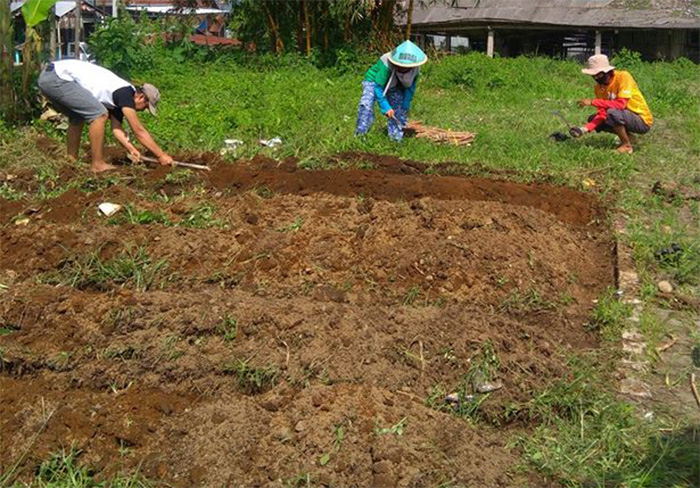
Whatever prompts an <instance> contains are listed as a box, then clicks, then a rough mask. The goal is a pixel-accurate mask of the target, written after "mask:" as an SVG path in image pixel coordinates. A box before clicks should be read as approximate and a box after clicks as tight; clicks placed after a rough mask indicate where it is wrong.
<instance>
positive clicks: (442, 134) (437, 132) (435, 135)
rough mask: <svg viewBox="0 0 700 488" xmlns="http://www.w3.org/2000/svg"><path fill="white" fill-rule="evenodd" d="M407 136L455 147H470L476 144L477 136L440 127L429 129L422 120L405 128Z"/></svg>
mask: <svg viewBox="0 0 700 488" xmlns="http://www.w3.org/2000/svg"><path fill="white" fill-rule="evenodd" d="M404 130H405V131H406V133H407V135H413V136H414V137H418V138H421V137H424V138H427V139H430V140H431V141H434V142H444V143H447V144H454V145H455V146H470V145H471V143H472V142H474V137H475V136H476V134H474V133H472V132H459V131H452V130H447V129H440V128H439V127H429V126H427V125H423V123H422V122H421V121H420V120H412V121H410V122H409V123H408V124H407V125H406V127H404Z"/></svg>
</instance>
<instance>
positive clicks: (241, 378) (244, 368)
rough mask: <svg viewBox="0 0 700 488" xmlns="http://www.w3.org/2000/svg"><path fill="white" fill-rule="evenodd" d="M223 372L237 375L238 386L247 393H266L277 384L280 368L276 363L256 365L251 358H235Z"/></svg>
mask: <svg viewBox="0 0 700 488" xmlns="http://www.w3.org/2000/svg"><path fill="white" fill-rule="evenodd" d="M223 372H224V373H225V374H230V375H233V376H235V378H236V382H237V384H238V387H239V388H240V389H241V391H243V392H244V393H246V394H247V395H257V394H259V393H264V392H265V391H267V390H269V389H270V388H272V387H273V386H275V385H276V384H277V380H278V378H279V370H278V369H277V367H276V366H274V365H269V366H265V367H254V366H251V365H250V361H249V360H241V359H235V360H234V361H233V362H231V363H228V364H226V365H225V366H224V369H223Z"/></svg>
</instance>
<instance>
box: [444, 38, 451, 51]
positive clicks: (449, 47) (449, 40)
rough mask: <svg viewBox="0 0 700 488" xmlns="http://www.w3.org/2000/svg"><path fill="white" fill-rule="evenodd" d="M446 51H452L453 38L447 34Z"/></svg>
mask: <svg viewBox="0 0 700 488" xmlns="http://www.w3.org/2000/svg"><path fill="white" fill-rule="evenodd" d="M445 51H447V52H448V53H449V52H451V51H452V36H451V35H449V34H445Z"/></svg>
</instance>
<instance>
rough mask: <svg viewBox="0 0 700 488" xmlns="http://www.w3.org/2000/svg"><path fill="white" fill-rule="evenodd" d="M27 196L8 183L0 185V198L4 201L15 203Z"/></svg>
mask: <svg viewBox="0 0 700 488" xmlns="http://www.w3.org/2000/svg"><path fill="white" fill-rule="evenodd" d="M26 196H27V194H26V193H25V192H23V191H21V190H17V189H16V188H14V187H12V186H11V185H10V184H9V183H7V182H4V183H3V184H2V185H0V198H4V199H5V200H10V201H16V200H21V199H23V198H25V197H26Z"/></svg>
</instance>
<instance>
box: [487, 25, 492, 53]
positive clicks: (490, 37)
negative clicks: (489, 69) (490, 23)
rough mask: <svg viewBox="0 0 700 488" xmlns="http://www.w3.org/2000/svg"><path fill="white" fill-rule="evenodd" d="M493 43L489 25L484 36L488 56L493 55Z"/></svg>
mask: <svg viewBox="0 0 700 488" xmlns="http://www.w3.org/2000/svg"><path fill="white" fill-rule="evenodd" d="M493 45H494V32H493V29H491V27H489V33H488V37H487V38H486V55H487V56H488V57H489V58H492V57H493Z"/></svg>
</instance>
